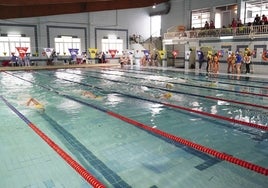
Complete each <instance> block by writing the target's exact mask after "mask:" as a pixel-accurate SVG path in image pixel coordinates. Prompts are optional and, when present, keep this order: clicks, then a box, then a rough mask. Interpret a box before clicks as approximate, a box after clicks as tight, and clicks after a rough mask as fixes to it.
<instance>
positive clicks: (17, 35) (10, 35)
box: [7, 34, 21, 37]
mask: <svg viewBox="0 0 268 188" xmlns="http://www.w3.org/2000/svg"><path fill="white" fill-rule="evenodd" d="M7 36H8V37H21V34H7Z"/></svg>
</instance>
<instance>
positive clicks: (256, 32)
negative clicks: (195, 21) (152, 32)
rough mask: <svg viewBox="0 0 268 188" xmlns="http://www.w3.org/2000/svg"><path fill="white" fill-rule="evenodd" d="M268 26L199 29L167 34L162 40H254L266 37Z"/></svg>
mask: <svg viewBox="0 0 268 188" xmlns="http://www.w3.org/2000/svg"><path fill="white" fill-rule="evenodd" d="M267 34H268V25H256V26H241V27H237V28H235V29H234V28H221V29H207V30H205V29H200V30H197V29H196V30H188V31H177V32H167V33H165V34H164V39H180V40H183V39H189V38H193V39H194V38H196V39H198V38H212V37H213V38H215V37H223V36H249V37H250V38H252V39H253V38H255V37H256V36H261V35H267Z"/></svg>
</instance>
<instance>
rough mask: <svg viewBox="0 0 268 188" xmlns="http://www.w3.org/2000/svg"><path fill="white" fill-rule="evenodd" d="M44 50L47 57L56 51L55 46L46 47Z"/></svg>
mask: <svg viewBox="0 0 268 188" xmlns="http://www.w3.org/2000/svg"><path fill="white" fill-rule="evenodd" d="M44 51H45V53H46V55H47V57H48V58H50V56H51V54H52V53H53V51H54V48H44Z"/></svg>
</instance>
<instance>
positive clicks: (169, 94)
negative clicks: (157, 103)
mask: <svg viewBox="0 0 268 188" xmlns="http://www.w3.org/2000/svg"><path fill="white" fill-rule="evenodd" d="M171 97H172V94H171V93H169V92H167V93H164V94H162V95H160V96H157V97H155V98H159V99H170V98H171Z"/></svg>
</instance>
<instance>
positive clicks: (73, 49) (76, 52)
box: [68, 48, 79, 60]
mask: <svg viewBox="0 0 268 188" xmlns="http://www.w3.org/2000/svg"><path fill="white" fill-rule="evenodd" d="M68 50H69V52H70V54H71V58H72V60H76V57H77V54H78V51H79V49H77V48H69V49H68Z"/></svg>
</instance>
